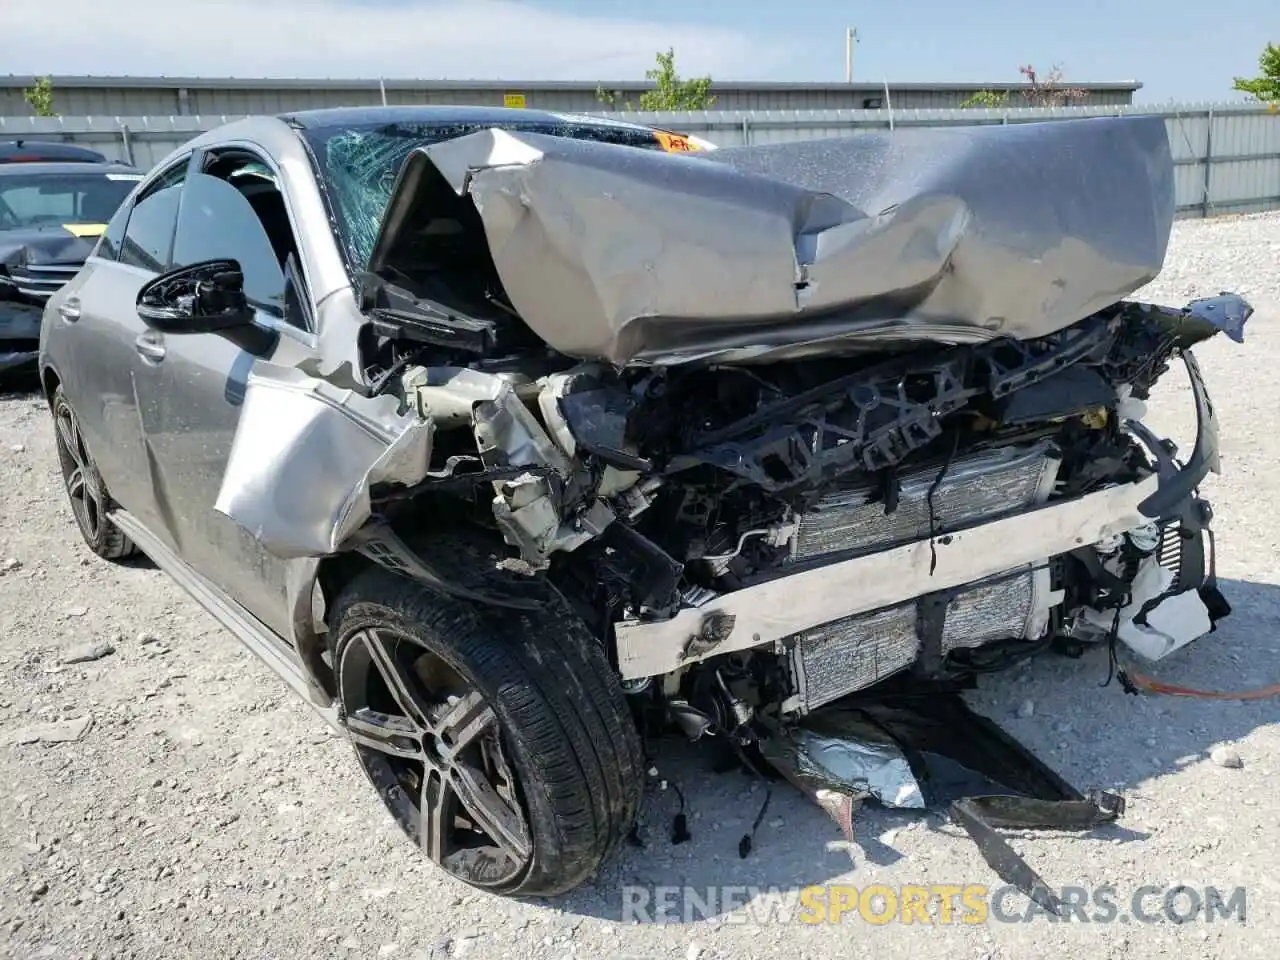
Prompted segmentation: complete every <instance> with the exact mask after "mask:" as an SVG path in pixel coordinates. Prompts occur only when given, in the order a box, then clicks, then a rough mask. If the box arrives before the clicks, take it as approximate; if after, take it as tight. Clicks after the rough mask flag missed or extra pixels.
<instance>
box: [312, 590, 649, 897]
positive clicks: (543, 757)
mask: <svg viewBox="0 0 1280 960" xmlns="http://www.w3.org/2000/svg"><path fill="white" fill-rule="evenodd" d="M329 636H330V637H331V638H333V640H332V641H331V642H332V644H333V646H332V654H333V658H334V659H333V662H334V666H335V670H336V674H337V684H338V696H339V701H340V707H341V716H342V720H343V723H344V725H345V727H346V730H347V733H348V735H349V736H350V738H351V740H352V742H353V743H354V744H355V749H356V755H357V757H358V759H359V761H360V764H361V766H362V767H363V768H364V771H365V773H366V775H367V776H368V778H369V780H370V781H371V782H372V783H373V785H374V787H375V788H376V789H377V791H378V793H379V795H380V796H381V798H382V800H383V803H385V804H386V806H387V809H388V810H389V811H390V812H391V814H392V816H393V817H395V819H396V821H397V822H398V823H399V824H400V826H401V828H402V829H403V830H404V831H405V833H406V834H408V836H409V837H410V839H412V840H413V841H414V842H415V843H417V844H418V845H419V846H420V847H421V849H422V851H423V852H424V853H425V854H426V855H427V856H428V857H430V858H431V859H432V860H433V861H435V862H436V863H437V864H438V865H439V866H441V867H442V868H444V869H445V870H446V871H447V872H449V873H450V874H452V875H453V876H455V877H457V878H458V879H460V880H462V881H464V882H465V883H468V884H470V885H472V886H474V887H478V888H481V889H484V890H487V891H490V892H493V893H500V894H507V895H520V896H527V895H535V896H537V895H542V896H550V895H555V894H559V893H563V892H565V891H567V890H570V889H572V888H573V887H576V886H578V885H579V884H581V883H582V882H583V881H585V880H587V879H588V878H589V877H591V876H592V875H593V874H594V873H595V872H596V871H597V870H598V868H599V866H600V864H601V863H602V861H603V860H604V859H605V858H606V857H607V856H608V855H609V854H610V852H611V851H612V850H613V849H614V848H615V847H616V846H617V845H618V842H619V841H620V840H621V839H623V838H624V837H625V836H626V835H627V833H628V832H629V830H630V828H631V825H632V823H633V822H634V820H635V817H636V813H637V808H638V806H639V799H640V792H641V789H642V787H643V767H642V758H641V752H640V743H639V738H638V736H637V734H636V731H635V728H634V725H633V724H632V722H631V719H630V716H629V714H628V712H627V707H626V704H625V701H624V699H623V697H622V694H621V691H620V690H619V688H618V684H617V682H616V679H615V677H614V673H613V670H612V669H611V668H610V666H609V664H608V661H607V660H606V658H605V656H604V652H603V651H602V650H601V649H600V646H599V644H598V642H597V641H596V640H595V639H594V638H593V637H592V636H591V635H590V633H589V632H588V631H587V630H586V628H585V626H584V625H583V624H582V622H581V621H580V620H578V619H577V618H576V617H575V616H573V615H572V614H571V613H569V612H567V611H566V610H561V609H560V608H559V607H558V606H554V607H551V608H548V609H545V610H540V611H536V612H527V611H515V610H494V609H492V608H481V607H479V606H477V605H474V604H469V603H466V602H463V601H458V600H454V599H452V598H448V597H445V596H442V595H440V594H438V593H436V592H434V591H432V590H430V589H429V588H427V587H425V586H423V585H421V584H418V583H416V582H414V581H411V580H408V579H406V578H404V577H400V576H397V575H394V574H392V573H389V572H387V571H384V570H382V569H377V570H371V571H368V572H367V573H364V574H362V575H360V576H359V577H357V578H356V579H355V580H354V581H353V582H352V583H351V584H350V585H348V587H347V588H346V589H344V590H343V591H342V593H341V595H340V597H339V598H338V600H337V602H336V603H335V605H334V611H333V618H332V621H331V624H330V632H329Z"/></svg>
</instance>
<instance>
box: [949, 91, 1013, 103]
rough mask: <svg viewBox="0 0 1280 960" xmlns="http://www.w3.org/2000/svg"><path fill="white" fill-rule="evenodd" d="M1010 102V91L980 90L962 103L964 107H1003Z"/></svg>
mask: <svg viewBox="0 0 1280 960" xmlns="http://www.w3.org/2000/svg"><path fill="white" fill-rule="evenodd" d="M1008 102H1009V91H1008V90H1001V91H1000V92H999V93H997V92H996V91H994V90H979V91H978V92H977V93H975V94H974V95H973V96H971V97H969V98H968V99H966V100H965V101H964V102H963V103H961V104H960V106H962V107H1003V106H1004V105H1005V104H1006V103H1008Z"/></svg>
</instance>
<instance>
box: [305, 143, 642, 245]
mask: <svg viewBox="0 0 1280 960" xmlns="http://www.w3.org/2000/svg"><path fill="white" fill-rule="evenodd" d="M495 126H496V127H501V128H502V129H506V130H520V131H524V132H526V133H543V134H550V135H552V136H561V137H574V138H576V139H580V140H597V141H601V142H604V143H617V144H622V145H624V146H631V147H642V148H645V149H651V150H660V149H662V146H661V144H660V143H659V141H658V140H657V138H656V137H655V136H654V135H653V133H651V132H650V131H648V130H644V129H636V128H633V127H628V126H623V125H621V124H617V125H614V124H608V123H603V122H602V123H599V124H592V123H584V122H581V121H577V122H574V121H570V120H565V121H564V122H561V123H547V122H523V123H502V124H495V123H450V124H440V123H390V124H377V125H374V124H369V125H343V126H331V127H315V128H307V129H304V130H302V131H300V133H301V135H302V137H303V139H304V140H305V141H306V142H307V144H308V145H309V146H310V147H311V150H312V153H313V154H314V156H315V158H316V163H317V164H318V165H319V168H320V169H319V171H318V172H319V174H320V178H321V180H322V182H323V183H324V185H325V187H326V188H327V191H328V194H329V202H330V204H331V205H332V208H333V213H334V217H335V219H336V221H337V230H338V234H339V237H338V239H339V241H340V243H341V244H342V247H343V249H344V252H345V253H346V255H347V258H348V261H349V262H350V263H351V265H352V266H353V267H354V268H356V269H363V268H364V267H365V266H366V265H367V264H368V262H369V257H370V255H371V254H372V253H373V245H374V243H375V242H376V241H377V238H378V230H379V229H380V227H381V226H382V218H383V216H384V215H385V213H386V209H387V202H388V201H389V200H390V199H391V191H392V190H393V189H394V188H395V185H396V178H397V177H398V176H399V174H400V168H401V167H402V166H403V165H404V161H405V158H406V157H407V156H408V155H409V153H410V152H411V151H412V150H414V149H416V148H418V147H424V146H428V145H430V144H433V143H439V142H441V141H443V140H451V139H454V138H456V137H463V136H466V135H467V134H470V133H476V132H478V131H480V130H487V129H491V128H493V127H495Z"/></svg>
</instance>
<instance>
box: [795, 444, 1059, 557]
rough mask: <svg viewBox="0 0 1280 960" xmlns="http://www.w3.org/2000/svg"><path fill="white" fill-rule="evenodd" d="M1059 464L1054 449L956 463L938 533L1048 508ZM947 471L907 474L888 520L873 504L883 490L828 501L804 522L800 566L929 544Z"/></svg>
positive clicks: (1015, 450)
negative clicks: (835, 557) (804, 562)
mask: <svg viewBox="0 0 1280 960" xmlns="http://www.w3.org/2000/svg"><path fill="white" fill-rule="evenodd" d="M1058 464H1059V460H1058V459H1057V457H1056V456H1055V455H1054V452H1053V448H1052V446H1051V445H1050V444H1049V443H1047V442H1041V443H1037V444H1034V445H1031V446H1022V447H1002V448H1001V449H999V450H994V451H990V452H986V453H981V454H975V455H972V456H969V457H964V458H958V459H956V460H955V461H954V462H953V463H952V464H951V465H950V466H949V467H948V468H947V471H946V473H945V474H944V476H943V478H942V481H941V482H940V483H938V486H937V488H936V489H935V490H934V493H933V516H934V520H935V523H934V530H935V531H937V532H939V533H945V532H948V531H954V530H957V529H960V528H962V527H965V526H971V525H973V524H976V523H985V522H987V521H989V520H994V519H996V518H998V517H1000V516H1004V515H1007V514H1012V513H1020V512H1022V511H1023V510H1026V509H1027V508H1029V507H1031V506H1034V505H1037V504H1041V503H1044V501H1045V500H1047V499H1048V497H1049V494H1050V493H1051V492H1052V491H1053V485H1054V482H1055V481H1056V479H1057V474H1058ZM940 469H941V466H937V467H931V468H929V469H927V470H918V471H914V472H911V473H904V474H903V475H902V477H901V493H900V496H899V500H898V506H897V509H895V510H894V511H893V513H890V514H888V515H886V514H885V512H884V503H883V502H879V501H877V502H873V497H876V496H877V493H878V491H876V490H874V489H873V488H871V487H868V486H865V485H860V486H856V487H849V488H846V489H844V490H837V491H835V492H832V493H830V494H828V495H826V496H824V497H823V498H822V499H821V500H819V501H818V503H817V504H816V505H815V506H814V507H813V508H812V509H811V510H810V511H809V512H808V513H806V514H804V515H802V516H801V517H800V518H799V526H798V528H797V530H796V534H795V536H794V537H793V538H792V541H791V559H792V561H801V560H812V559H814V558H817V557H822V556H825V555H827V554H832V553H846V552H847V553H849V554H851V555H856V554H858V553H867V552H870V551H872V550H883V549H887V548H889V547H895V546H900V545H902V544H904V543H910V542H912V541H914V540H923V539H926V538H928V536H929V535H930V532H931V531H930V524H929V488H930V487H931V486H932V485H933V484H934V482H935V481H936V480H937V476H938V472H939V470H940Z"/></svg>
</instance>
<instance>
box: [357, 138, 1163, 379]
mask: <svg viewBox="0 0 1280 960" xmlns="http://www.w3.org/2000/svg"><path fill="white" fill-rule="evenodd" d="M432 167H434V168H435V170H437V171H438V172H439V173H440V174H441V175H443V176H444V178H445V179H446V180H447V181H448V182H449V184H450V185H451V186H452V187H453V189H454V190H456V191H457V192H458V193H459V194H462V195H468V196H469V197H470V198H471V200H472V201H473V202H474V204H475V207H476V208H477V210H478V211H479V213H480V217H481V220H482V222H483V225H484V230H485V233H486V237H487V241H488V246H489V250H490V252H491V253H492V256H493V260H494V264H495V265H496V267H497V271H498V274H499V276H500V278H501V280H502V283H503V285H504V287H505V289H506V293H507V295H508V297H509V299H510V302H511V304H512V305H513V306H514V307H515V309H516V310H517V312H518V313H519V314H520V315H521V316H522V318H523V319H524V320H525V322H526V323H527V324H528V325H529V326H530V327H531V328H532V329H533V330H534V331H535V332H536V333H537V334H538V335H539V336H541V337H542V338H543V339H544V340H545V341H546V342H547V343H548V344H550V345H551V346H552V347H554V348H555V349H557V350H559V351H561V352H563V353H566V354H569V355H571V356H576V357H582V358H590V359H603V360H607V361H609V362H611V363H613V364H616V365H624V364H627V363H631V362H641V363H644V362H648V363H676V362H681V361H687V360H692V359H696V358H707V357H715V358H717V359H719V360H721V361H738V362H744V361H748V360H750V359H753V358H760V357H763V356H766V355H768V356H769V357H770V359H781V358H782V357H783V356H796V355H804V354H821V353H831V352H834V351H835V350H837V349H849V348H857V347H858V346H861V347H862V348H863V349H865V348H867V347H869V346H882V345H883V343H884V341H886V340H889V341H891V340H894V339H897V340H902V339H914V340H919V339H929V340H937V341H939V342H947V343H958V342H973V341H981V340H986V339H991V338H993V337H998V336H1007V337H1013V338H1016V339H1030V338H1036V337H1042V336H1045V335H1047V334H1050V333H1053V332H1055V331H1057V330H1061V329H1062V328H1064V327H1066V326H1068V325H1070V324H1072V323H1075V322H1077V321H1078V320H1080V318H1081V317H1084V316H1087V315H1088V314H1090V313H1092V312H1094V311H1096V310H1099V309H1102V308H1104V307H1106V306H1109V305H1110V304H1112V303H1114V302H1115V301H1116V300H1118V299H1120V298H1122V297H1124V296H1125V295H1126V294H1128V293H1130V292H1131V291H1133V290H1135V289H1137V288H1138V287H1140V286H1142V285H1143V284H1144V283H1146V282H1147V281H1149V280H1150V279H1152V278H1153V277H1154V276H1155V275H1156V274H1157V273H1158V272H1159V271H1160V268H1161V266H1162V264H1163V262H1164V256H1165V250H1166V246H1167V242H1168V237H1169V232H1170V229H1171V227H1172V222H1173V211H1174V195H1173V165H1172V160H1171V154H1170V149H1169V142H1168V136H1167V134H1166V132H1165V125H1164V122H1163V121H1162V120H1160V119H1159V118H1158V117H1114V118H1094V119H1085V120H1070V121H1056V122H1047V123H1027V124H1009V125H1007V126H994V125H993V126H983V127H966V128H950V129H918V130H915V129H912V130H901V131H896V132H894V133H892V134H860V135H858V136H853V137H845V138H836V139H827V140H815V141H807V142H796V143H782V144H770V145H766V146H759V147H734V148H727V149H721V150H716V151H714V152H708V153H701V154H692V155H690V154H686V155H677V154H668V153H663V152H660V151H647V150H636V149H633V148H628V147H623V146H617V145H611V144H603V143H595V142H589V141H581V140H572V139H568V138H558V137H550V136H543V135H538V134H525V133H513V132H508V131H502V130H496V129H494V130H487V131H483V132H479V133H475V134H471V135H469V136H465V137H460V138H457V139H453V140H448V141H445V142H442V143H438V144H434V145H431V146H427V147H423V148H421V149H419V150H416V151H414V152H413V153H412V154H410V156H409V158H408V160H407V161H406V163H405V166H404V168H403V170H402V172H401V177H400V181H399V183H398V185H397V188H396V191H395V193H394V195H393V197H392V200H391V202H390V204H389V206H388V213H387V216H386V218H385V221H384V225H383V230H382V234H381V235H380V237H379V239H378V243H377V245H376V247H375V249H374V253H373V257H372V259H371V263H370V268H371V269H372V270H373V271H375V272H378V271H380V270H385V269H387V268H388V267H390V266H392V265H393V264H394V263H395V262H396V259H397V256H399V255H400V248H401V245H402V244H403V245H404V246H405V249H406V251H407V246H408V244H409V243H410V242H411V237H410V233H411V230H410V229H409V217H408V216H407V213H408V210H409V209H410V208H411V207H412V205H413V200H414V196H413V193H414V191H417V190H421V189H424V185H425V184H426V183H427V182H428V181H429V180H430V179H432V178H431V177H426V176H424V170H427V169H430V168H432ZM859 341H861V343H859Z"/></svg>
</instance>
